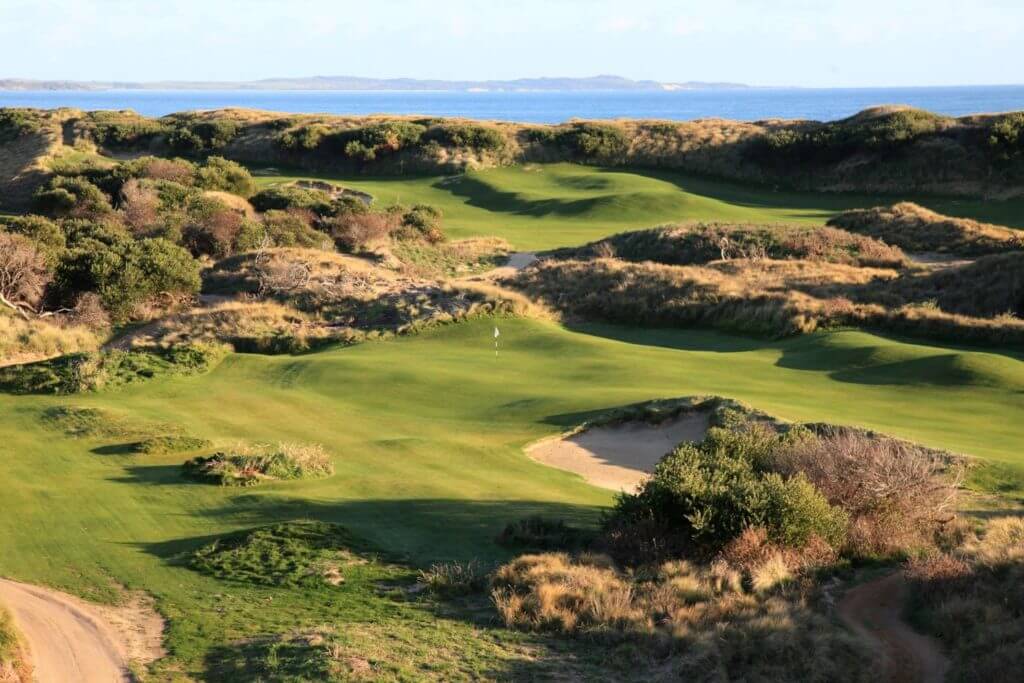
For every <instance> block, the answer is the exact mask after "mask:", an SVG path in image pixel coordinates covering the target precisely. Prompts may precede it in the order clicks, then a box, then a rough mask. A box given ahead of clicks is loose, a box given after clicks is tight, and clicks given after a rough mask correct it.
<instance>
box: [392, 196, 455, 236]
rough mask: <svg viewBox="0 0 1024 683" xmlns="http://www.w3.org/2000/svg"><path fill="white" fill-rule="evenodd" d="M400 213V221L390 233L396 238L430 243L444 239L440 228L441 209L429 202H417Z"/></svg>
mask: <svg viewBox="0 0 1024 683" xmlns="http://www.w3.org/2000/svg"><path fill="white" fill-rule="evenodd" d="M401 214H402V219H401V222H400V223H399V225H398V227H397V229H396V230H395V231H393V233H392V236H393V237H395V238H396V239H421V240H426V241H427V242H431V243H437V242H443V241H444V232H443V231H442V229H441V224H442V218H443V216H444V214H442V213H441V209H439V208H437V207H436V206H431V205H429V204H417V205H415V206H414V207H412V208H411V209H409V210H408V211H402V212H401Z"/></svg>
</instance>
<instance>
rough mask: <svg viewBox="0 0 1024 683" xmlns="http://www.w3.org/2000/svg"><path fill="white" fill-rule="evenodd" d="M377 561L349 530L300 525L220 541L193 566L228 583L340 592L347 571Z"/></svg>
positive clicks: (200, 551) (192, 557)
mask: <svg viewBox="0 0 1024 683" xmlns="http://www.w3.org/2000/svg"><path fill="white" fill-rule="evenodd" d="M372 559H373V558H372V556H370V555H367V546H366V544H365V542H363V541H360V540H359V539H357V538H356V537H355V536H354V535H353V534H352V533H351V532H350V531H349V530H348V529H346V528H345V527H342V526H339V525H337V524H326V523H324V522H316V521H310V520H301V521H295V522H285V523H283V524H275V525H272V526H268V527H262V528H259V529H253V530H251V531H247V532H244V533H240V534H236V535H234V536H229V537H226V538H222V539H218V540H216V541H214V542H213V543H210V544H209V545H205V546H203V547H201V548H199V549H197V550H195V551H194V552H193V553H192V554H191V555H190V557H189V560H188V564H189V567H191V568H192V569H194V570H196V571H199V572H203V573H206V574H209V575H211V576H216V577H217V578H219V579H224V580H227V581H235V582H242V583H255V584H264V585H268V586H286V585H287V586H302V585H310V584H312V585H331V586H338V585H340V584H342V583H344V582H345V571H346V570H347V569H348V568H350V567H358V566H359V565H363V564H366V563H367V562H368V561H371V560H372Z"/></svg>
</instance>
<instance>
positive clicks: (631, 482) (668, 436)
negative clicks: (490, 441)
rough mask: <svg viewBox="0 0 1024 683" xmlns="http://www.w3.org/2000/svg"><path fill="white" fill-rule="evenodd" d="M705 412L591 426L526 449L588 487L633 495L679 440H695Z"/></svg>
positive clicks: (702, 428)
mask: <svg viewBox="0 0 1024 683" xmlns="http://www.w3.org/2000/svg"><path fill="white" fill-rule="evenodd" d="M707 431H708V415H707V414H706V413H690V414H685V415H681V416H680V417H677V418H674V419H671V420H666V421H665V422H663V423H661V424H657V425H653V424H648V423H646V422H627V423H625V424H620V425H614V426H609V427H595V428H593V429H588V430H587V431H585V432H580V433H579V434H574V435H573V436H570V437H568V438H557V439H548V440H546V441H540V442H538V443H535V444H533V445H531V446H529V447H527V449H526V453H527V455H529V456H530V457H531V458H533V459H534V460H536V461H538V462H541V463H544V464H545V465H550V466H551V467H557V468H558V469H562V470H569V471H570V472H575V473H576V474H579V475H580V476H582V477H583V478H584V479H586V480H587V481H588V482H590V483H591V484H593V485H594V486H600V487H601V488H606V489H611V490H613V491H623V490H624V491H630V492H631V491H633V490H635V489H636V487H637V485H638V484H639V483H640V482H641V481H643V480H644V478H645V477H646V476H647V475H648V474H650V473H651V472H653V471H654V466H655V465H656V464H658V461H659V460H661V458H662V456H663V455H665V454H666V453H668V452H669V451H671V450H672V449H673V448H675V447H676V446H677V445H679V444H680V443H681V442H683V441H700V440H702V439H703V438H704V435H705V433H707Z"/></svg>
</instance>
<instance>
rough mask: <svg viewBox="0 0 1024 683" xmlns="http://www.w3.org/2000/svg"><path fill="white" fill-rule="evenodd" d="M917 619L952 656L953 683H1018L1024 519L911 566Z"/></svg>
mask: <svg viewBox="0 0 1024 683" xmlns="http://www.w3.org/2000/svg"><path fill="white" fill-rule="evenodd" d="M908 576H909V579H910V582H911V595H912V603H913V609H914V612H913V614H914V618H915V620H916V621H917V623H918V624H919V626H920V627H921V628H922V630H924V631H926V632H928V633H931V634H932V635H934V636H936V637H937V638H939V639H940V640H941V641H942V642H943V644H944V645H945V646H946V648H947V649H948V650H949V651H950V652H951V656H950V659H951V660H952V669H951V671H950V672H949V678H950V679H951V680H969V681H994V682H1002V681H1007V682H1009V681H1014V680H1017V678H1019V671H1018V670H1017V669H1016V667H1015V666H1014V664H1015V663H1018V662H1019V661H1020V654H1021V652H1022V648H1024V519H1022V518H1020V517H996V518H993V519H990V520H989V521H988V522H987V523H986V525H985V528H984V529H983V530H982V532H981V533H980V535H974V534H971V535H970V536H969V537H968V538H967V540H966V542H965V543H964V544H963V545H962V546H960V547H959V548H957V549H955V550H953V551H952V552H951V553H947V554H939V555H932V556H927V557H924V558H921V559H916V560H912V561H911V562H910V563H909V565H908Z"/></svg>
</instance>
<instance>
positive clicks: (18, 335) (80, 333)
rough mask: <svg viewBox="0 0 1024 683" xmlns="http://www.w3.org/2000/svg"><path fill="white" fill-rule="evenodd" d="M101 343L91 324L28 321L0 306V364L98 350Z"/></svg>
mask: <svg viewBox="0 0 1024 683" xmlns="http://www.w3.org/2000/svg"><path fill="white" fill-rule="evenodd" d="M99 344H100V340H99V338H98V337H97V335H96V333H95V332H93V331H92V330H90V329H89V328H87V327H80V326H60V325H54V324H52V323H50V322H46V321H44V320H38V319H35V320H25V319H24V318H21V317H18V316H15V315H9V314H8V313H7V311H6V309H2V308H0V366H3V365H8V364H13V363H24V362H33V361H37V360H40V359H43V358H49V357H51V356H61V355H64V354H68V353H78V352H82V351H94V350H96V349H97V348H98V347H99Z"/></svg>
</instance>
